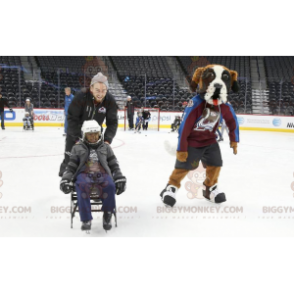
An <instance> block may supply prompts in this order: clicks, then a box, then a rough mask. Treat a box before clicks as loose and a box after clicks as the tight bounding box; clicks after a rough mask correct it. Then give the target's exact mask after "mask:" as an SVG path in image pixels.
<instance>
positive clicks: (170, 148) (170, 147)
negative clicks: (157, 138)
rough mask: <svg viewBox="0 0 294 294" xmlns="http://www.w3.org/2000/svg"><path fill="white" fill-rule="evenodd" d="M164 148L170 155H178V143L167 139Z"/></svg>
mask: <svg viewBox="0 0 294 294" xmlns="http://www.w3.org/2000/svg"><path fill="white" fill-rule="evenodd" d="M164 149H165V150H166V152H167V153H169V154H170V155H172V156H176V153H177V144H176V143H175V142H173V143H171V142H170V141H168V140H165V141H164Z"/></svg>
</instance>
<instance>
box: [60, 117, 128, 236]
mask: <svg viewBox="0 0 294 294" xmlns="http://www.w3.org/2000/svg"><path fill="white" fill-rule="evenodd" d="M82 134H83V138H82V139H81V140H80V141H79V142H78V143H76V144H75V145H74V147H73V148H72V150H71V156H70V161H69V163H68V165H67V167H66V170H65V172H64V174H63V176H62V180H61V182H60V189H61V190H62V191H63V192H64V193H65V194H68V193H70V192H71V191H72V190H73V185H72V183H75V188H76V191H77V196H78V205H79V212H80V219H81V222H82V227H81V229H82V230H83V231H84V230H85V231H89V230H90V229H91V221H92V219H93V217H92V214H91V203H90V195H91V193H92V192H93V191H95V194H98V195H99V198H100V199H101V200H102V203H103V206H102V211H103V228H104V230H106V231H107V230H110V229H111V227H112V225H111V217H112V214H113V212H114V210H115V194H117V195H120V194H121V193H123V192H124V191H125V189H126V178H125V177H124V176H123V175H122V173H121V170H120V167H119V165H118V161H117V159H116V157H115V155H114V153H113V151H112V148H111V147H110V146H109V144H105V143H104V142H103V135H102V132H101V127H100V126H99V124H98V123H97V122H96V121H95V120H89V121H85V122H84V123H83V126H82Z"/></svg>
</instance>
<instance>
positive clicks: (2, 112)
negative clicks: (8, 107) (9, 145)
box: [0, 110, 5, 129]
mask: <svg viewBox="0 0 294 294" xmlns="http://www.w3.org/2000/svg"><path fill="white" fill-rule="evenodd" d="M0 116H1V128H2V129H4V128H5V126H4V110H3V111H1V112H0Z"/></svg>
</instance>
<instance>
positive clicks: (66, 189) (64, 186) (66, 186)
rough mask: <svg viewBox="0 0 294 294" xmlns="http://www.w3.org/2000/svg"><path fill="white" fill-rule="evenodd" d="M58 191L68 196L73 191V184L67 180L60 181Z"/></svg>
mask: <svg viewBox="0 0 294 294" xmlns="http://www.w3.org/2000/svg"><path fill="white" fill-rule="evenodd" d="M60 190H61V191H62V192H63V193H64V194H68V193H70V192H71V191H72V190H73V183H71V182H70V181H69V180H61V182H60Z"/></svg>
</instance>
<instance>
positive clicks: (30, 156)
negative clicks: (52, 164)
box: [0, 137, 126, 159]
mask: <svg viewBox="0 0 294 294" xmlns="http://www.w3.org/2000/svg"><path fill="white" fill-rule="evenodd" d="M4 138H6V137H4ZM4 138H3V139H4ZM1 140H2V139H1ZM1 140H0V141H1ZM115 140H118V141H120V142H121V143H122V144H121V145H118V146H115V147H112V149H114V148H119V147H121V146H123V145H125V144H126V143H125V142H124V141H123V140H121V139H115ZM62 155H64V154H63V153H62V154H54V155H36V156H34V155H33V156H32V155H29V156H19V157H15V156H14V157H0V159H10V158H32V157H50V156H62Z"/></svg>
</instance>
